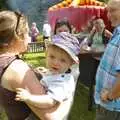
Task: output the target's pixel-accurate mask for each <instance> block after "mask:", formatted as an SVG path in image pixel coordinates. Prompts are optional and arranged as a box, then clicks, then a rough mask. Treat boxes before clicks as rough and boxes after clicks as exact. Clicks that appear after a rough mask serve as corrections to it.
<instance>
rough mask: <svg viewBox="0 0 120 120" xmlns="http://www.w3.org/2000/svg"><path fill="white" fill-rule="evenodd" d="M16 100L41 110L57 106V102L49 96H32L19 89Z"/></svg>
mask: <svg viewBox="0 0 120 120" xmlns="http://www.w3.org/2000/svg"><path fill="white" fill-rule="evenodd" d="M16 91H17V95H16V100H18V101H24V102H25V103H27V104H30V105H33V106H35V107H39V108H51V107H53V106H54V105H55V104H56V101H55V100H54V99H52V98H51V97H49V96H48V95H32V94H30V93H29V92H28V91H27V90H25V89H22V88H17V89H16Z"/></svg>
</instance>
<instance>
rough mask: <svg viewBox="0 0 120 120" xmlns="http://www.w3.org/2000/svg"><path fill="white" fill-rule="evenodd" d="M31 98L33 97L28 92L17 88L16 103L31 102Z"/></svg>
mask: <svg viewBox="0 0 120 120" xmlns="http://www.w3.org/2000/svg"><path fill="white" fill-rule="evenodd" d="M30 96H31V94H30V93H29V92H28V91H27V90H25V89H23V88H16V98H15V100H16V101H24V102H25V101H27V100H29V98H30Z"/></svg>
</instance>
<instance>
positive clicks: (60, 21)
mask: <svg viewBox="0 0 120 120" xmlns="http://www.w3.org/2000/svg"><path fill="white" fill-rule="evenodd" d="M63 25H65V26H67V27H68V29H69V32H70V33H71V32H72V28H71V25H70V23H69V21H68V19H66V18H63V19H57V20H56V23H55V28H54V34H56V31H57V29H58V28H60V27H61V26H63Z"/></svg>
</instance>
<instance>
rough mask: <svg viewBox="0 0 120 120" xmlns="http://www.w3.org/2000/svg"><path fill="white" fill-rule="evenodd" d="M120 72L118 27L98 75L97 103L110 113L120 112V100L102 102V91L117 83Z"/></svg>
mask: <svg viewBox="0 0 120 120" xmlns="http://www.w3.org/2000/svg"><path fill="white" fill-rule="evenodd" d="M119 71H120V25H119V26H118V27H116V29H115V30H114V32H113V36H112V38H111V40H110V42H109V43H108V45H107V48H106V50H105V52H104V55H103V56H102V59H101V61H100V65H99V67H98V70H97V74H96V87H95V96H94V97H95V102H96V104H100V105H101V106H103V107H105V108H106V109H108V110H110V111H120V98H118V99H116V100H113V101H112V102H106V103H105V102H102V101H101V99H100V92H101V90H102V89H104V88H107V89H111V88H112V87H113V86H114V84H115V83H116V74H117V73H118V72H119Z"/></svg>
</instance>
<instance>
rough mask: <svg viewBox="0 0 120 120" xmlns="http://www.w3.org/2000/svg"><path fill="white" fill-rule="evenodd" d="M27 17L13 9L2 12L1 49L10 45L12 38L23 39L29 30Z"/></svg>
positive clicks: (0, 14) (0, 18)
mask: <svg viewBox="0 0 120 120" xmlns="http://www.w3.org/2000/svg"><path fill="white" fill-rule="evenodd" d="M27 26H28V22H27V18H26V17H25V16H24V15H22V14H20V13H18V12H13V11H8V10H5V11H1V12H0V49H4V47H5V46H8V47H9V44H10V43H11V42H12V40H13V39H14V40H23V38H24V34H25V33H27V32H28V27H27Z"/></svg>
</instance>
